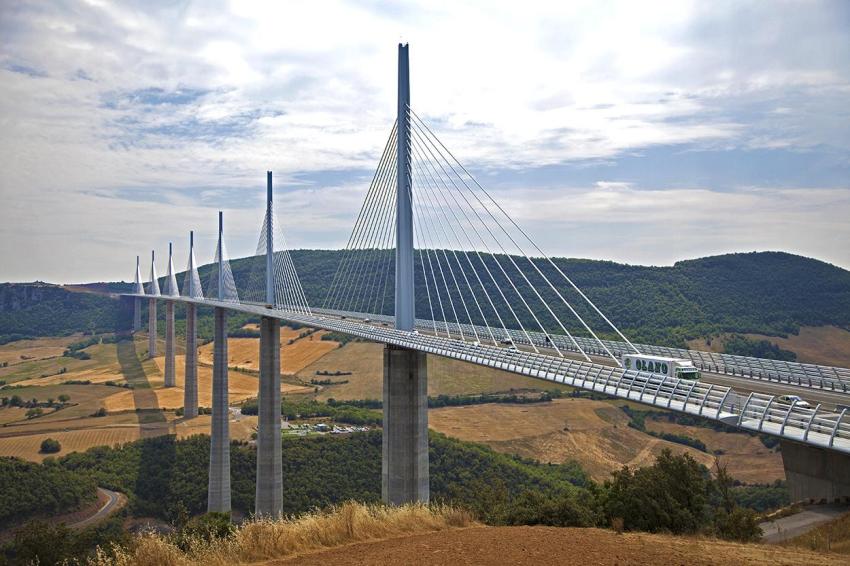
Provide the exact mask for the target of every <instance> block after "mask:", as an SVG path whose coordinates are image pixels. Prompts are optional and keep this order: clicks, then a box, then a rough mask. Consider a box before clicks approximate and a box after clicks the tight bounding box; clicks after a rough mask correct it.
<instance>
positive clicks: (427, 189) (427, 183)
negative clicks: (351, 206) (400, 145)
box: [413, 147, 498, 344]
mask: <svg viewBox="0 0 850 566" xmlns="http://www.w3.org/2000/svg"><path fill="white" fill-rule="evenodd" d="M413 151H414V153H415V155H416V157H417V158H418V159H419V160H420V161H424V160H423V159H422V158H421V156H420V155H419V151H418V149H417V148H415V147H414V148H413ZM426 173H428V176H429V177H430V172H428V171H427V170H426ZM420 177H421V178H422V179H423V180H424V181H425V183H423V185H422V188H423V194H425V196H426V197H427V198H428V202H429V203H430V204H431V207H432V208H435V209H439V210H440V211H441V214H442V216H443V219H444V220H445V223H444V224H442V225H443V226H445V225H448V227H449V229H450V230H451V232H452V236H454V240H455V242H456V243H457V246H458V247H459V248H462V247H463V244H462V243H461V242H460V238H458V236H457V233H456V232H455V229H454V224H453V223H452V222H451V221H450V220H449V218H448V216H447V215H446V213H445V207H442V206H435V205H434V202H435V201H436V198H434V199H433V201H432V195H431V189H432V186H431V181H430V180H428V179H427V178H426V177H425V176H424V175H422V174H420ZM437 205H439V203H437ZM452 214H453V215H454V213H452ZM455 221H456V222H458V221H457V217H456V216H455ZM444 234H445V231H444ZM447 240H449V239H448V237H447ZM449 241H450V240H449ZM461 253H464V254H465V252H464V251H463V250H462V249H461ZM452 254H453V255H454V258H455V261H456V262H457V264H458V269H459V270H460V272H461V274H462V275H463V278H464V280H465V281H466V286H467V288H468V289H469V294H470V296H471V297H472V299H473V300H474V301H475V305H476V307H478V312H479V314H480V315H481V319H482V320H483V322H484V326H485V328H487V331H488V332H489V334H490V338H491V339H492V340H493V344H496V343H497V342H496V337H495V336H493V330H492V328H491V327H490V325H489V323H488V321H487V317H486V316H484V311H483V309H482V308H481V304H480V303H479V302H478V297H477V296H476V293H475V292H474V291H473V290H472V285H471V284H470V282H469V278H468V277H467V275H466V270H465V269H464V268H463V266H461V264H460V259H459V258H458V257H457V251H456V250H454V249H452ZM465 257H466V260H467V262H468V263H469V265H470V267H471V268H472V270H473V273H475V275H476V277H478V273H477V272H476V271H475V267H474V266H473V265H472V262H471V261H469V256H468V255H465ZM478 283H479V284H480V285H481V288H482V289H483V290H484V293H485V294H487V290H486V288H484V285H483V283H481V279H480V278H478ZM488 299H489V296H488ZM461 300H463V294H462V293H461ZM491 306H492V301H491ZM465 307H466V303H465V302H464V308H465ZM493 310H494V312H495V310H496V309H495V307H493ZM467 315H469V310H468V309H467ZM497 316H498V314H497ZM470 326H471V327H472V331H473V333H474V334H475V338H476V340H478V339H479V337H478V331H477V329H476V326H477V325H476V324H474V323H473V322H472V317H471V316H470Z"/></svg>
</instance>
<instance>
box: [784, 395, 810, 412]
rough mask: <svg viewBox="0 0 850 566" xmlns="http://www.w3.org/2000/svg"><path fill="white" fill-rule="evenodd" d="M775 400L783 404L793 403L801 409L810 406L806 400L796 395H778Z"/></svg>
mask: <svg viewBox="0 0 850 566" xmlns="http://www.w3.org/2000/svg"><path fill="white" fill-rule="evenodd" d="M776 400H777V401H778V402H780V403H782V404H783V405H791V404H793V405H794V406H795V407H800V408H801V409H810V408H811V407H812V406H811V404H809V402H808V401H805V400H804V399H803V398H802V397H800V396H798V395H780V396H779V397H777V398H776Z"/></svg>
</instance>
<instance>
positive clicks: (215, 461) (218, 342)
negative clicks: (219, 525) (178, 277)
mask: <svg viewBox="0 0 850 566" xmlns="http://www.w3.org/2000/svg"><path fill="white" fill-rule="evenodd" d="M223 232H224V215H223V214H222V213H221V211H219V213H218V253H217V254H216V255H217V258H216V259H218V300H219V301H221V300H224V242H223ZM213 317H214V319H215V332H214V337H213V339H214V341H215V345H214V346H213V382H212V398H213V403H212V405H213V406H212V426H211V429H210V474H209V484H208V487H207V511H210V512H212V511H216V512H219V513H230V411H229V403H228V399H227V361H228V357H227V311H226V310H225V309H223V308H221V307H216V308H215V312H214V315H213Z"/></svg>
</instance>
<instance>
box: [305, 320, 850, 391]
mask: <svg viewBox="0 0 850 566" xmlns="http://www.w3.org/2000/svg"><path fill="white" fill-rule="evenodd" d="M313 310H314V312H319V313H322V312H323V313H327V314H331V315H335V316H348V317H354V318H360V319H365V318H369V319H371V320H375V321H381V322H384V323H392V322H393V321H394V319H393V317H390V316H387V315H376V314H369V313H360V312H351V311H339V310H330V309H313ZM416 326H417V328H419V329H424V330H433V329H434V327H435V326H436V328H437V331H438V332H445V329H446V327H448V330H449V333H450V334H454V335H464V336H473V335H479V336H482V337H487V338H486V339H489V336H490V333H491V332H492V333H493V335H494V336H495V338H496V340H504V339H508V338H510V340H511V341H513V342H514V343H516V344H526V345H530V344H531V342H529V339H528V337H526V332H523V331H520V330H512V329H508V333H507V334H506V333H505V331H504V330H503V329H497V328H488V327H484V326H474V327H473V326H472V325H469V324H457V323H454V322H448V323H446V322H443V321H432V320H426V319H416ZM527 334H528V336H530V337H531V340H532V342H533V343H534V345H535V346H538V347H551V344H550V343H549V341H548V339H547V337H546V335H545V334H543V333H541V332H532V331H529V332H528V333H527ZM551 336H552V339H553V341H554V342H555V345H557V346H558V348H559V349H561V350H568V351H571V352H578V349H577V348H576V347H575V345H574V344H573V343H572V341H571V340H570V339H569V338H568V337H566V336H563V335H560V334H552V335H551ZM574 338H575V341H576V342H577V343H578V345H579V346H580V347H581V348H582V350H584V351H585V352H587V353H588V354H593V355H599V356H605V355H607V353H606V352H605V350H603V349H602V348H601V347H600V345H599V343H598V342H596V341H595V340H592V339H590V338H586V337H581V336H575V337H574ZM481 341H482V342H484V341H485V339H484V338H482V340H481ZM602 342H603V343H604V344H605V346H606V347H607V348H608V349H609V350H610V351H611V352H612V353H613V354H615V355H617V356H620V355H622V354H626V353H629V352H631V351H632V350H631V349H630V348H629V347H628V344H626V343H625V342H619V341H616V340H603V341H602ZM635 346H636V347H637V348H638V349H639V350H640V351H641V352H642V353H644V354H652V355H657V356H665V357H669V358H684V359H690V360H691V361H692V362H693V363H694V365H695V366H696V367H698V368H700V369H702V370H705V371H711V372H714V373H721V374H726V375H733V376H739V377H745V378H749V379H756V380H760V381H767V382H776V383H785V384H789V385H795V386H797V387H809V388H816V389H823V390H827V391H838V392H842V393H850V369H846V368H839V367H832V366H822V365H817V364H805V363H799V362H786V361H783V360H767V359H763V358H752V357H747V356H737V355H733V354H720V353H716V352H704V351H701V350H685V349H682V348H669V347H666V346H653V345H651V344H635Z"/></svg>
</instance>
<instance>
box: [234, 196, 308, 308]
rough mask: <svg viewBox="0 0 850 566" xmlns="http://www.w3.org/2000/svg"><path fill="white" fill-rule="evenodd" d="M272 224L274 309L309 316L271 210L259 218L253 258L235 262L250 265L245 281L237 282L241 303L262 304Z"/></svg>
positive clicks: (287, 249)
mask: <svg viewBox="0 0 850 566" xmlns="http://www.w3.org/2000/svg"><path fill="white" fill-rule="evenodd" d="M269 221H271V224H272V230H271V231H272V246H273V248H272V249H273V254H272V274H273V276H272V282H273V287H274V305H273V306H274V308H276V309H283V310H289V311H293V312H298V313H303V314H310V305H309V304H308V302H307V296H306V295H305V294H304V289H303V288H302V287H301V281H300V279H299V278H298V272H297V271H296V270H295V264H294V263H293V262H292V256H291V255H290V254H289V247H288V246H287V244H286V238H285V237H284V235H283V230H282V227H281V226H282V224H281V223H280V221H279V220H277V218H276V215H275V212H274V206H273V205H272V207H271V210H267V211H266V214H265V216H264V217H263V226H262V228H261V229H260V236H259V239H258V241H257V250H256V253H255V255H254V256H253V257H250V258H247V259H241V260H239V264H240V265H245V262H248V263H249V264H250V269H249V270H248V274H247V276H245V277H239V278H238V281H237V282H238V284H239V288H240V289H241V298H242V301H243V302H249V303H257V304H266V250H267V249H268V238H267V231H266V230H267V227H268V223H269Z"/></svg>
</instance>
